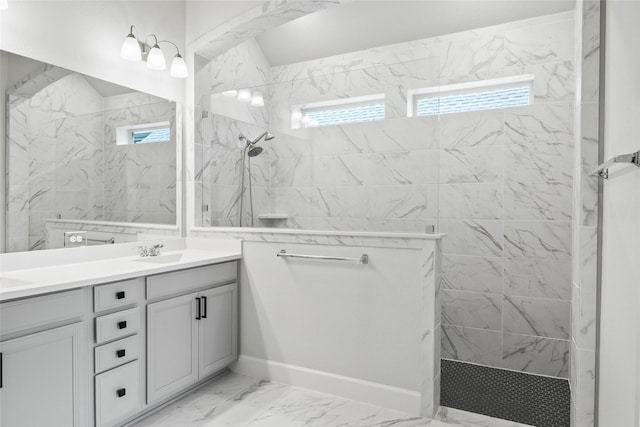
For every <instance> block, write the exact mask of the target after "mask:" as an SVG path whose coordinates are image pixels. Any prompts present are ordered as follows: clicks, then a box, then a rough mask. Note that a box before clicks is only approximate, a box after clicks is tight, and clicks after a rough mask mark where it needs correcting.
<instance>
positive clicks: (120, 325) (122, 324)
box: [118, 320, 127, 329]
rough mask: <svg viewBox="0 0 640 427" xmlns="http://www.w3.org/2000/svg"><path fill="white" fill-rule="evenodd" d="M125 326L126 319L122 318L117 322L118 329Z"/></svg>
mask: <svg viewBox="0 0 640 427" xmlns="http://www.w3.org/2000/svg"><path fill="white" fill-rule="evenodd" d="M126 327H127V321H126V320H123V321H122V322H118V329H124V328H126Z"/></svg>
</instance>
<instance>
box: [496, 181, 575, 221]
mask: <svg viewBox="0 0 640 427" xmlns="http://www.w3.org/2000/svg"><path fill="white" fill-rule="evenodd" d="M504 189H505V190H504V218H505V219H517V220H526V219H529V220H557V221H571V215H572V206H571V202H572V190H573V188H572V185H571V182H543V181H539V182H530V183H522V182H509V183H507V184H505V187H504Z"/></svg>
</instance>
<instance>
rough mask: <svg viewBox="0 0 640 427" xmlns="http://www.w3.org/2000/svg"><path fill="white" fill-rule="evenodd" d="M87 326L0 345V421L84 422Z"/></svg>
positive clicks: (55, 426)
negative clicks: (81, 385)
mask: <svg viewBox="0 0 640 427" xmlns="http://www.w3.org/2000/svg"><path fill="white" fill-rule="evenodd" d="M81 331H82V324H78V323H77V324H73V325H70V326H64V327H60V328H56V329H53V330H50V331H47V332H41V333H37V334H33V335H28V336H25V337H22V338H16V339H13V340H9V341H5V342H3V343H1V344H0V352H2V388H0V425H2V426H6V427H33V426H47V427H69V426H76V427H77V426H79V425H80V421H79V412H78V410H79V408H80V404H79V402H80V401H79V391H78V387H79V378H80V372H81V370H80V365H79V363H80V362H79V361H80V360H81V355H80V351H81V350H80V349H81V348H82V347H81V346H83V345H84V343H83V342H84V339H82V338H81V337H82V333H81Z"/></svg>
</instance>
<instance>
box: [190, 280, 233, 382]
mask: <svg viewBox="0 0 640 427" xmlns="http://www.w3.org/2000/svg"><path fill="white" fill-rule="evenodd" d="M200 298H201V300H202V319H201V320H200V321H199V322H198V323H199V334H200V355H199V367H198V370H199V374H200V375H199V377H200V378H203V377H205V376H207V375H209V374H212V373H214V372H216V371H218V370H220V369H222V368H224V367H225V366H227V365H228V364H229V363H231V362H232V361H234V360H235V359H236V358H237V354H238V353H237V330H238V309H237V307H238V285H237V284H236V283H232V284H230V285H225V286H220V287H217V288H213V289H210V290H208V291H203V292H200Z"/></svg>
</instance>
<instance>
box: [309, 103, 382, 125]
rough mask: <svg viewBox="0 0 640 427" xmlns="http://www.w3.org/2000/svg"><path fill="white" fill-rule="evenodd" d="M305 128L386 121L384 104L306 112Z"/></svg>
mask: <svg viewBox="0 0 640 427" xmlns="http://www.w3.org/2000/svg"><path fill="white" fill-rule="evenodd" d="M304 117H305V118H304V121H303V122H304V127H316V126H329V125H341V124H345V123H359V122H371V121H374V120H384V102H379V103H375V104H359V105H351V106H345V107H342V108H331V109H329V108H327V109H314V110H307V111H304Z"/></svg>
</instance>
